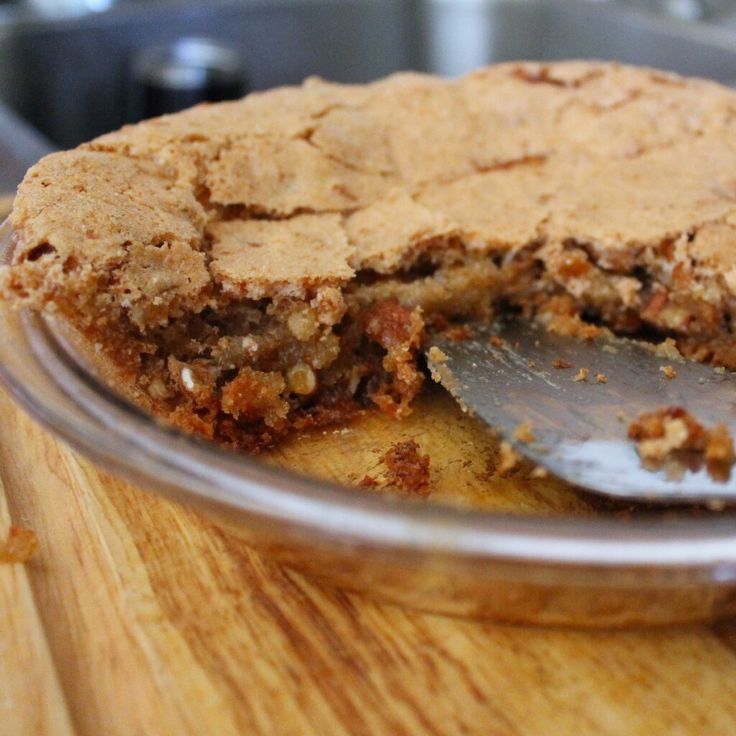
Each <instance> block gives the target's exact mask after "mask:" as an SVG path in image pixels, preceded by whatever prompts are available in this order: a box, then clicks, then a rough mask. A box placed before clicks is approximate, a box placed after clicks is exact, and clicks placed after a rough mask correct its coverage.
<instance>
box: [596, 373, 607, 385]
mask: <svg viewBox="0 0 736 736" xmlns="http://www.w3.org/2000/svg"><path fill="white" fill-rule="evenodd" d="M595 380H596V383H608V376H607V375H606V374H605V373H596V374H595Z"/></svg>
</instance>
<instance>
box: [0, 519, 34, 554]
mask: <svg viewBox="0 0 736 736" xmlns="http://www.w3.org/2000/svg"><path fill="white" fill-rule="evenodd" d="M37 549H38V540H37V539H36V534H35V532H33V531H32V530H31V529H23V528H22V527H19V526H11V527H10V530H9V531H8V538H7V540H6V541H5V542H3V543H0V563H13V562H28V560H30V559H31V557H33V555H35V554H36V550H37Z"/></svg>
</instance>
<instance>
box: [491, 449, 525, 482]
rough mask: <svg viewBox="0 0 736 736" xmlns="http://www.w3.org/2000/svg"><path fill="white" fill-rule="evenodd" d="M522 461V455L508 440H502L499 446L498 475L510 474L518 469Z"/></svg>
mask: <svg viewBox="0 0 736 736" xmlns="http://www.w3.org/2000/svg"><path fill="white" fill-rule="evenodd" d="M520 462H521V455H519V453H518V452H516V450H514V448H513V447H511V445H510V444H509V443H508V442H502V443H501V445H500V446H499V462H498V465H496V470H495V472H496V475H508V474H509V473H510V472H511V471H512V470H516V468H517V467H519V463H520Z"/></svg>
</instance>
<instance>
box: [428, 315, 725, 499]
mask: <svg viewBox="0 0 736 736" xmlns="http://www.w3.org/2000/svg"><path fill="white" fill-rule="evenodd" d="M471 330H472V336H471V337H470V339H462V340H457V339H453V338H452V337H450V336H448V335H443V334H438V335H436V336H435V337H434V339H433V342H432V346H433V347H435V348H436V349H434V350H433V349H432V348H430V349H429V350H428V351H427V363H428V366H429V369H430V372H431V374H432V376H433V378H434V379H435V380H436V381H438V382H439V383H441V384H442V385H443V386H444V387H445V388H446V389H447V390H448V391H450V393H451V394H452V395H453V396H454V397H455V398H456V399H457V400H458V401H459V402H460V404H461V405H462V406H463V407H464V408H466V409H467V410H469V411H472V412H473V413H474V414H476V415H477V416H478V417H480V418H481V419H483V420H484V421H485V422H486V423H487V424H489V425H490V426H491V427H493V428H494V429H495V430H497V431H498V432H499V434H500V435H501V436H502V437H503V438H504V439H505V440H507V441H508V442H510V443H511V444H512V445H513V446H514V448H515V449H516V450H517V451H518V452H519V453H520V454H522V455H524V456H526V457H527V458H529V459H530V460H532V461H533V462H535V463H536V464H538V465H540V466H542V467H544V468H546V469H548V470H549V471H550V472H551V473H553V474H554V475H556V476H558V477H559V478H562V479H564V480H566V481H569V482H570V483H573V484H575V485H578V486H581V487H583V488H586V489H589V490H592V491H597V492H599V493H603V494H606V495H608V496H615V497H619V498H626V499H632V500H643V501H649V502H652V501H656V502H664V503H673V502H674V503H677V502H698V503H702V502H706V503H713V502H715V503H718V502H724V501H725V502H736V466H734V467H733V468H721V469H719V472H717V473H714V472H713V468H712V467H711V468H709V467H707V466H706V465H705V464H704V463H703V462H702V459H701V460H698V458H696V457H692V456H686V455H678V454H677V453H675V454H673V455H672V456H669V457H668V458H667V459H666V460H665V461H664V462H663V463H661V464H660V465H659V466H656V467H652V466H651V465H650V464H647V463H645V462H644V461H643V460H642V459H641V458H640V456H639V454H638V452H637V449H636V445H635V443H634V442H632V441H631V440H630V439H629V438H628V426H629V423H630V422H631V421H632V420H634V419H636V418H637V417H638V416H639V415H640V414H642V413H643V412H647V411H656V410H658V409H661V408H664V407H672V406H678V407H683V408H684V409H686V410H687V411H688V412H690V413H691V414H692V415H693V416H694V417H695V418H696V419H697V420H698V421H699V422H700V423H702V424H703V425H705V426H706V427H710V426H712V425H714V424H718V423H724V424H726V426H727V427H728V429H729V430H730V431H731V433H732V436H734V437H736V403H735V402H736V374H730V373H727V372H724V371H723V370H722V369H714V368H713V367H712V366H706V365H703V364H700V363H694V362H691V361H683V360H680V361H673V360H672V359H671V358H663V357H658V356H657V355H656V354H655V353H654V352H653V351H652V349H651V346H649V347H647V346H646V345H644V344H642V343H639V342H635V341H631V340H623V339H621V340H619V339H614V338H611V339H607V338H600V339H597V340H593V341H586V340H580V339H577V338H573V337H561V336H559V335H554V334H551V333H549V332H547V331H546V330H545V329H544V328H543V327H541V326H538V325H534V324H533V323H529V322H528V321H524V322H522V321H517V320H513V319H512V320H507V321H499V322H496V323H494V324H490V325H486V324H477V325H471ZM568 364H569V367H567V368H559V367H555V365H557V366H564V365H568ZM667 366H672V367H674V368H675V371H676V373H677V375H676V377H675V378H668V377H667V373H670V375H671V371H670V370H669V368H667ZM581 368H585V369H587V378H585V379H584V380H581V376H580V374H579V371H580V369H581ZM660 368H663V369H664V371H663V370H660ZM583 373H585V371H584V372H583ZM598 375H601V379H600V382H599V380H598V379H597V378H596V377H597V376H598ZM576 376H577V377H578V380H575V377H576ZM603 381H605V382H603ZM527 423H528V425H530V426H531V432H532V434H533V439H532V440H531V441H520V440H519V439H518V438H516V437H515V434H517V435H518V434H519V432H518V427H519V425H523V424H527ZM527 439H528V438H527Z"/></svg>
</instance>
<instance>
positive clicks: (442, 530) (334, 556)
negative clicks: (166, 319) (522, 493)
mask: <svg viewBox="0 0 736 736" xmlns="http://www.w3.org/2000/svg"><path fill="white" fill-rule="evenodd" d="M12 249H13V233H12V228H11V227H10V225H9V224H8V223H7V222H6V223H5V224H4V225H3V226H2V228H0V262H2V263H8V262H9V259H10V257H11V254H12ZM0 312H1V313H2V319H3V325H4V326H3V330H2V333H0V378H1V379H2V381H3V382H4V383H5V385H6V386H7V387H8V388H9V390H10V391H11V392H12V394H13V395H14V396H15V398H16V399H17V400H18V401H19V402H20V404H22V405H23V406H24V407H25V408H26V410H27V411H28V412H29V413H30V414H32V415H33V416H34V417H35V418H36V419H38V420H39V421H40V422H41V423H42V424H44V425H46V426H47V427H48V428H50V429H51V430H52V431H53V432H55V433H56V434H57V435H58V436H59V437H60V438H62V439H63V440H64V441H66V442H67V443H69V444H70V445H72V446H73V447H74V448H75V449H77V450H78V451H80V452H81V453H83V454H84V455H86V456H88V457H89V458H91V459H92V460H94V461H95V462H97V463H99V464H100V465H102V466H104V467H106V468H108V469H110V470H112V471H113V472H115V473H117V474H119V475H122V476H124V477H126V478H128V479H129V480H131V481H133V482H135V483H136V484H138V485H140V486H142V487H144V488H146V489H148V490H150V491H152V492H154V493H158V494H161V495H164V496H167V497H169V498H171V499H172V500H174V501H177V502H180V503H185V504H190V505H193V506H195V507H196V508H198V509H199V510H200V511H202V512H203V513H205V514H207V515H209V516H210V517H211V518H212V519H213V520H215V521H216V522H217V523H218V524H219V525H220V526H221V527H223V528H224V529H227V530H228V531H229V532H230V533H232V534H235V535H237V536H240V537H242V538H244V539H245V540H246V541H247V542H248V543H249V544H251V545H253V546H254V547H255V548H257V549H259V550H260V551H262V552H263V553H264V554H266V555H268V556H269V557H271V558H273V559H275V560H278V561H280V562H282V563H284V564H286V565H289V566H291V567H293V568H295V569H298V570H300V571H302V572H304V573H306V574H309V575H310V576H312V577H315V578H318V579H321V580H324V581H326V582H328V583H329V584H332V585H335V586H338V587H342V588H345V589H349V590H357V591H363V592H365V593H368V594H370V595H374V596H378V597H380V598H383V599H386V600H390V601H393V602H397V603H401V604H405V605H409V606H414V607H419V608H422V609H426V610H432V611H437V612H442V613H447V614H453V615H462V616H472V617H479V618H491V619H496V620H500V621H504V622H511V623H524V624H546V625H579V626H626V625H641V624H664V623H675V622H678V623H681V622H689V621H703V620H710V619H715V618H722V617H726V616H729V615H731V614H732V613H734V612H735V611H736V516H734V514H733V513H732V512H731V511H729V510H724V511H722V512H720V513H717V514H715V513H709V512H702V513H696V512H692V513H690V512H689V511H688V510H684V511H680V512H678V513H677V514H674V515H673V518H670V515H664V516H663V515H656V516H652V517H636V516H635V517H634V518H628V517H626V516H622V515H614V514H608V515H606V514H605V512H604V513H601V514H599V515H598V517H597V518H591V519H587V518H586V519H582V518H575V517H574V516H573V515H569V516H567V515H564V514H563V515H559V516H554V517H550V516H549V515H545V516H542V515H517V514H512V513H499V512H492V511H488V510H483V509H468V508H458V507H453V506H451V505H447V504H442V503H438V502H433V501H431V500H429V501H417V500H411V499H407V498H400V497H394V496H387V495H380V496H379V495H376V494H371V493H368V492H365V493H361V492H356V490H354V489H346V488H343V487H340V486H339V485H336V484H332V483H329V482H325V481H324V480H317V479H315V478H310V477H306V476H303V475H299V474H296V473H293V472H289V471H287V470H284V469H282V468H277V467H273V466H271V465H268V464H266V463H263V462H261V461H259V460H257V459H253V458H250V457H248V456H244V455H242V454H236V453H234V452H230V451H227V450H224V449H222V448H220V447H218V446H215V445H214V444H211V443H208V442H206V441H203V440H200V439H197V438H194V437H190V436H187V435H184V434H182V433H180V432H178V431H177V430H174V429H172V428H169V427H166V426H163V425H161V424H160V423H159V422H157V421H156V420H155V419H154V418H153V417H151V416H149V415H147V414H145V413H144V412H142V411H141V410H139V409H138V408H136V407H135V406H133V405H132V404H130V403H129V402H127V401H126V400H125V399H124V398H122V397H121V396H120V395H119V394H118V393H116V392H115V391H114V390H113V389H112V388H111V387H110V386H109V385H108V384H107V383H106V381H105V379H104V377H103V376H102V375H101V374H100V372H99V371H98V370H96V369H95V366H94V365H93V363H92V362H90V360H89V358H88V357H87V356H85V355H84V354H83V351H81V350H79V349H78V346H77V345H76V343H75V342H74V341H73V340H70V339H68V335H67V334H66V333H65V331H64V329H63V325H60V324H57V323H56V322H55V321H54V319H53V317H52V316H48V315H47V316H41V315H37V314H33V313H30V312H24V311H15V310H13V309H12V308H11V307H10V305H9V304H8V303H6V302H0ZM338 437H339V435H338ZM334 441H335V442H339V441H340V440H339V439H335V440H334Z"/></svg>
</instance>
